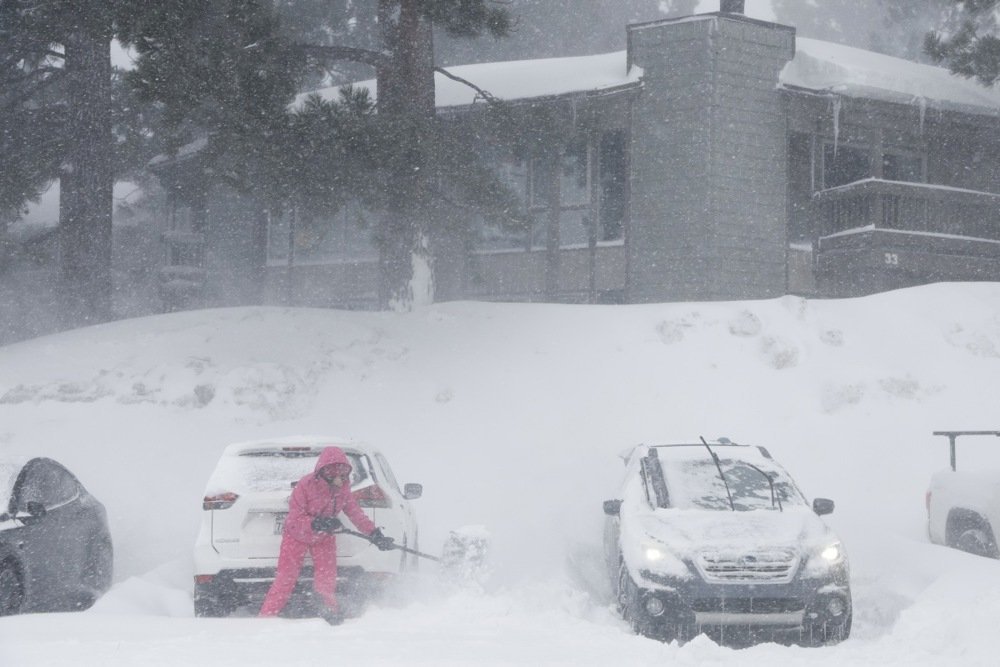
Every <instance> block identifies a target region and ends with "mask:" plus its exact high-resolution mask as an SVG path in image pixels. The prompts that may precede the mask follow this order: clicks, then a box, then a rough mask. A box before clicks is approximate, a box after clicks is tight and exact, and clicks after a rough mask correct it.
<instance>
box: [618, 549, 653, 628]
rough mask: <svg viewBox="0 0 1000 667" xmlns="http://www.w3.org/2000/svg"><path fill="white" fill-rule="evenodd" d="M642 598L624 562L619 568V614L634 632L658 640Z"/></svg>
mask: <svg viewBox="0 0 1000 667" xmlns="http://www.w3.org/2000/svg"><path fill="white" fill-rule="evenodd" d="M640 597H641V596H640V594H639V587H638V586H637V585H636V583H635V582H634V581H632V575H631V574H629V571H628V567H627V566H626V565H625V562H624V561H622V563H621V565H620V566H619V567H618V591H617V603H618V613H619V614H621V617H622V619H624V621H625V622H626V623H628V625H629V627H630V628H631V629H632V632H634V633H636V634H637V635H642V636H643V637H651V638H653V639H658V637H657V635H656V633H655V624H654V623H653V622H652V621H651V620H650V618H649V617H648V616H647V615H646V612H645V611H643V609H642V606H641V601H640Z"/></svg>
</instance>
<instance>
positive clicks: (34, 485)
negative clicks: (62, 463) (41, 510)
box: [17, 461, 80, 511]
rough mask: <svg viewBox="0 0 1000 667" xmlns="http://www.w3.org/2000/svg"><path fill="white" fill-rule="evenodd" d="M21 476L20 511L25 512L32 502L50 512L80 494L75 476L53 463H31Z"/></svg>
mask: <svg viewBox="0 0 1000 667" xmlns="http://www.w3.org/2000/svg"><path fill="white" fill-rule="evenodd" d="M21 475H22V477H21V480H20V482H19V486H20V488H19V495H18V506H17V507H18V511H25V510H26V509H27V508H28V503H30V502H38V503H41V504H42V505H44V506H45V509H47V510H50V509H53V508H55V507H59V506H60V505H65V504H66V503H68V502H70V501H71V500H74V499H75V498H76V497H77V496H78V495H79V493H80V488H79V485H78V484H77V482H76V480H75V479H73V476H72V475H70V474H69V473H68V472H66V471H65V470H63V469H62V468H60V467H59V466H57V465H55V464H53V463H51V462H47V461H36V462H34V463H31V464H29V465H28V466H26V467H25V468H24V470H23V471H22V473H21Z"/></svg>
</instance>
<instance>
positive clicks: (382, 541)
mask: <svg viewBox="0 0 1000 667" xmlns="http://www.w3.org/2000/svg"><path fill="white" fill-rule="evenodd" d="M368 537H369V538H371V541H372V544H374V545H375V546H377V547H378V548H379V550H380V551H388V550H389V549H392V548H393V547H394V546H395V545H396V540H394V539H392V538H391V537H386V536H385V535H383V534H382V529H381V528H376V529H375V530H374V531H372V534H371V535H369V536H368Z"/></svg>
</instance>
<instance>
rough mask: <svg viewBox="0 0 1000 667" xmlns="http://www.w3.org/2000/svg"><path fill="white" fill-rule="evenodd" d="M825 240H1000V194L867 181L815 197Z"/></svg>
mask: <svg viewBox="0 0 1000 667" xmlns="http://www.w3.org/2000/svg"><path fill="white" fill-rule="evenodd" d="M813 201H814V202H815V203H816V205H817V206H818V207H819V213H820V230H819V236H820V238H823V237H829V236H833V235H835V234H839V233H841V232H847V231H849V230H854V229H863V228H869V229H883V230H893V231H900V232H917V233H923V234H941V235H948V236H959V237H966V238H974V239H988V240H994V241H995V240H1000V194H992V193H989V192H978V191H975V190H963V189H960V188H951V187H946V186H941V185H928V184H925V183H903V182H899V181H882V180H877V179H867V180H863V181H857V182H855V183H849V184H847V185H842V186H840V187H836V188H831V189H829V190H821V191H819V192H817V193H816V194H814V195H813Z"/></svg>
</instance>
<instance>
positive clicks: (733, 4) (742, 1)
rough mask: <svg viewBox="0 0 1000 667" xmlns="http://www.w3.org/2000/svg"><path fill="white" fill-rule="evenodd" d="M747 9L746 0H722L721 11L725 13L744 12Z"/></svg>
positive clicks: (720, 3)
mask: <svg viewBox="0 0 1000 667" xmlns="http://www.w3.org/2000/svg"><path fill="white" fill-rule="evenodd" d="M745 9H746V0H720V2H719V11H720V12H722V13H723V14H742V13H743V12H744V11H745Z"/></svg>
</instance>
